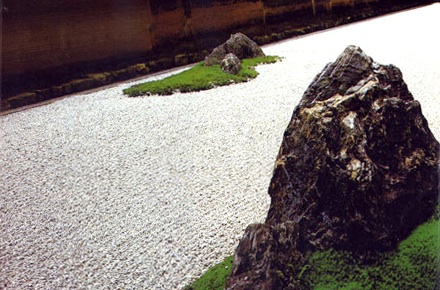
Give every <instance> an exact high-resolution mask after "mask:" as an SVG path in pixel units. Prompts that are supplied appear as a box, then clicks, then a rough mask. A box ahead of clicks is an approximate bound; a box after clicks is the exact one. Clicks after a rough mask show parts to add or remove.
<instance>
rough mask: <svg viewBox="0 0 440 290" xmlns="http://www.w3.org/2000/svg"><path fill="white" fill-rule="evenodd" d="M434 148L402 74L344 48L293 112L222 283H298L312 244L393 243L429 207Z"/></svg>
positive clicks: (369, 246)
mask: <svg viewBox="0 0 440 290" xmlns="http://www.w3.org/2000/svg"><path fill="white" fill-rule="evenodd" d="M439 152H440V145H439V143H438V142H437V140H436V139H435V137H434V136H433V134H432V133H431V131H430V129H429V127H428V123H427V121H426V119H425V118H424V116H423V114H422V111H421V107H420V104H419V103H418V102H417V101H416V100H414V98H413V96H412V94H411V93H410V92H409V90H408V88H407V85H406V84H405V82H404V81H403V78H402V73H401V71H400V70H399V69H398V68H397V67H395V66H393V65H381V64H378V63H376V62H374V61H373V59H372V58H371V57H369V56H367V55H366V54H365V53H364V52H363V51H362V50H361V49H360V48H359V47H356V46H349V47H347V48H346V49H345V50H344V52H343V53H342V54H341V55H340V56H339V57H338V58H337V60H336V61H335V62H334V63H330V64H328V65H327V66H325V68H324V69H323V71H322V72H321V73H320V74H318V75H317V76H316V77H315V79H314V80H313V82H312V84H311V85H310V86H309V88H308V89H307V90H306V92H305V93H304V95H303V97H302V99H301V101H300V103H299V105H298V106H297V107H296V108H295V110H294V112H293V115H292V119H291V121H290V123H289V125H288V127H287V129H286V131H285V133H284V138H283V141H282V145H281V148H280V151H279V154H278V157H277V160H276V163H275V168H274V172H273V177H272V180H271V183H270V186H269V195H270V197H271V205H270V208H269V212H268V215H267V219H266V221H265V223H264V224H263V225H252V226H250V227H248V228H247V230H246V232H245V235H244V238H243V239H242V240H241V241H240V244H239V246H238V248H237V251H236V254H235V262H234V267H233V269H232V273H231V276H230V277H229V280H228V283H227V289H301V288H300V286H299V285H297V284H296V282H295V277H296V275H297V274H298V272H299V271H300V269H301V266H302V264H303V262H304V259H305V254H306V252H308V251H316V250H326V249H330V248H335V249H343V250H348V251H352V252H355V253H362V252H366V251H386V250H390V249H393V248H394V247H396V245H397V244H398V242H399V241H401V240H403V239H405V238H406V237H407V236H408V235H409V234H410V232H411V231H412V230H413V229H414V228H415V227H417V226H418V225H419V224H421V223H423V222H424V221H426V220H427V219H428V218H429V217H431V216H432V215H433V213H434V211H435V208H436V206H437V201H438V186H439V163H440V161H439V160H440V157H439V154H440V153H439ZM286 237H287V238H286Z"/></svg>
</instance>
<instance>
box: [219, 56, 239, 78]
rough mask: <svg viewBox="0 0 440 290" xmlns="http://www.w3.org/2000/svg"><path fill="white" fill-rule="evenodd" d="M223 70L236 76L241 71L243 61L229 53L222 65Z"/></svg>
mask: <svg viewBox="0 0 440 290" xmlns="http://www.w3.org/2000/svg"><path fill="white" fill-rule="evenodd" d="M220 66H221V68H222V70H223V71H224V72H226V73H229V74H233V75H236V74H238V72H239V71H240V70H241V61H240V59H239V58H238V57H237V56H236V55H235V54H233V53H228V54H227V55H226V56H225V57H224V58H223V60H222V62H221V64H220Z"/></svg>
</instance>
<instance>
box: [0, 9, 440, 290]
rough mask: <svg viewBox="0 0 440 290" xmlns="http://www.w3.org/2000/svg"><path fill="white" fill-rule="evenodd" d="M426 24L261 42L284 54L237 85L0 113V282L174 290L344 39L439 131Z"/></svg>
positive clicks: (398, 18)
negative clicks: (394, 78)
mask: <svg viewBox="0 0 440 290" xmlns="http://www.w3.org/2000/svg"><path fill="white" fill-rule="evenodd" d="M438 27H440V4H433V5H431V6H428V7H425V8H421V9H416V10H411V11H407V12H403V13H398V14H394V15H391V16H387V17H381V18H378V19H375V20H371V21H365V22H361V23H357V24H352V25H349V26H345V27H342V28H338V29H333V30H329V31H326V32H321V33H315V34H311V35H309V36H306V37H302V38H297V39H291V40H288V41H284V42H280V43H278V44H273V45H269V46H265V47H264V51H265V52H266V53H267V54H271V55H279V56H283V57H284V58H285V59H284V60H283V61H282V62H279V63H276V64H272V65H265V66H259V67H258V70H259V71H260V73H261V75H260V76H259V77H258V78H257V79H256V80H253V81H251V82H248V83H245V84H237V85H232V86H229V87H222V88H217V89H213V90H210V91H205V92H200V93H191V94H176V95H173V96H166V97H145V98H126V97H124V96H123V95H122V92H121V90H122V89H123V88H125V87H128V86H129V85H131V84H133V82H132V83H126V84H121V85H118V86H116V87H113V88H109V89H105V90H101V91H97V92H93V93H90V94H85V95H84V94H83V95H77V96H73V97H69V98H65V99H62V100H60V101H56V102H54V103H51V104H48V105H45V106H40V107H36V108H32V109H29V110H24V111H21V112H17V113H13V114H9V115H5V116H2V117H0V166H1V171H0V226H1V234H0V271H1V272H0V288H1V289H180V288H182V287H183V286H185V285H186V284H187V283H189V282H190V281H191V280H192V279H194V278H195V277H197V276H198V275H200V274H201V273H202V272H203V271H205V270H206V269H207V268H208V267H210V266H212V265H214V264H215V263H217V262H219V261H221V260H222V259H223V258H224V257H226V256H228V255H230V254H232V253H233V251H234V248H235V247H236V245H237V241H238V239H239V238H240V237H241V235H242V233H243V230H244V229H245V227H246V226H247V225H248V224H250V223H254V222H260V221H263V220H264V218H265V215H266V212H267V209H268V206H269V202H270V200H269V198H268V195H267V187H268V185H269V181H270V177H271V174H272V167H273V163H274V161H275V157H276V155H277V152H278V148H279V144H280V142H281V139H282V134H283V132H284V129H285V128H286V126H287V124H288V122H289V120H290V116H291V114H292V111H293V108H294V106H295V105H296V104H297V102H298V100H299V98H300V97H301V95H302V93H303V92H304V90H305V89H306V87H307V86H308V85H309V83H310V82H311V81H312V79H313V77H314V76H315V75H316V74H317V73H318V72H320V71H321V69H322V68H323V67H324V65H325V64H326V63H327V62H330V61H334V60H335V59H336V57H337V56H338V55H339V54H340V53H341V52H342V51H343V49H344V48H345V47H346V46H347V45H349V44H355V45H359V46H360V47H361V48H362V49H363V50H364V51H365V52H366V53H367V54H369V55H370V56H372V57H373V58H374V59H375V60H376V61H378V62H380V63H393V64H395V65H397V66H398V67H399V68H401V70H402V71H403V75H404V79H405V80H406V82H407V83H408V85H409V88H410V90H411V91H412V92H413V94H414V96H415V98H416V99H418V100H419V101H420V102H421V104H422V109H423V112H424V114H425V116H426V117H427V119H428V121H429V124H430V127H431V129H432V130H433V132H434V134H435V135H436V137H437V139H440V138H439V137H440V126H439V125H440V124H439V123H440V121H439V118H438V116H439V111H440V86H439V80H440V54H439V52H440V45H439V43H438V36H437V28H438ZM164 76H165V75H159V76H155V77H154V78H161V77H164ZM147 79H148V78H147ZM150 79H152V77H150ZM137 82H139V81H137Z"/></svg>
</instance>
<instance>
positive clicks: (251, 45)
mask: <svg viewBox="0 0 440 290" xmlns="http://www.w3.org/2000/svg"><path fill="white" fill-rule="evenodd" d="M229 53H233V54H235V55H236V56H237V57H238V58H239V59H240V60H241V59H244V58H254V57H259V56H265V54H264V52H263V50H262V49H261V48H260V47H259V46H258V44H257V43H255V42H254V41H253V40H251V39H250V38H249V37H247V36H246V35H244V34H243V33H241V32H239V33H236V34H232V35H231V37H230V38H229V39H228V40H227V41H226V42H225V43H223V44H222V45H220V46H217V47H216V48H214V50H213V51H212V52H211V54H210V55H208V56H207V57H206V58H205V64H206V65H214V64H220V63H221V61H222V60H223V59H224V58H225V56H226V55H227V54H229Z"/></svg>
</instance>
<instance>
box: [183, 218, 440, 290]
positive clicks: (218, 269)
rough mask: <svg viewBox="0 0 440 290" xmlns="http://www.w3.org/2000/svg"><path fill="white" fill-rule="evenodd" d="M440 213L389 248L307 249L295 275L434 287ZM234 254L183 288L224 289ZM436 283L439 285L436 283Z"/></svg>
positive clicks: (345, 285) (324, 282)
mask: <svg viewBox="0 0 440 290" xmlns="http://www.w3.org/2000/svg"><path fill="white" fill-rule="evenodd" d="M439 237H440V214H438V213H437V214H436V215H435V217H434V218H432V219H431V220H430V221H428V222H426V223H424V224H423V225H421V226H419V227H418V228H417V229H416V230H415V231H414V232H413V233H412V234H411V235H410V236H409V237H408V238H407V239H406V240H404V241H402V242H401V243H400V244H399V247H398V248H397V249H396V250H394V251H391V252H385V253H375V254H370V255H365V256H363V257H355V256H354V255H353V254H351V253H349V252H346V251H336V250H328V251H323V252H314V253H309V256H308V261H307V263H306V265H305V266H304V267H303V268H302V271H301V272H300V274H299V275H298V277H297V279H298V281H299V282H300V285H301V286H302V287H303V289H315V290H318V289H319V290H322V289H325V290H331V289H345V290H348V289H389V290H392V289H396V290H397V289H399V290H400V289H435V287H436V275H437V274H438V272H439V270H440V269H439V266H440V240H439ZM232 260H233V257H232V256H231V257H228V258H226V260H225V261H223V262H222V263H220V264H217V265H216V266H214V267H212V268H211V269H209V270H208V271H207V272H206V273H205V274H204V275H203V276H202V277H201V278H199V279H198V280H196V281H195V282H194V283H193V284H191V285H190V286H188V287H186V288H185V290H202V289H210V290H217V289H218V290H219V289H224V287H225V284H226V279H227V276H228V275H229V272H230V270H231V266H232ZM437 286H438V285H437Z"/></svg>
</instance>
